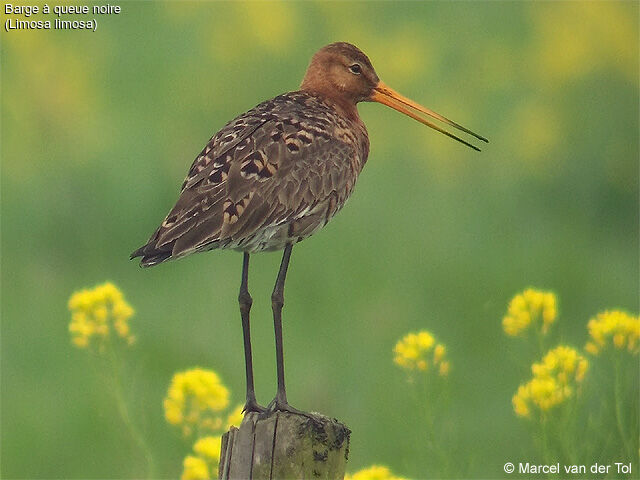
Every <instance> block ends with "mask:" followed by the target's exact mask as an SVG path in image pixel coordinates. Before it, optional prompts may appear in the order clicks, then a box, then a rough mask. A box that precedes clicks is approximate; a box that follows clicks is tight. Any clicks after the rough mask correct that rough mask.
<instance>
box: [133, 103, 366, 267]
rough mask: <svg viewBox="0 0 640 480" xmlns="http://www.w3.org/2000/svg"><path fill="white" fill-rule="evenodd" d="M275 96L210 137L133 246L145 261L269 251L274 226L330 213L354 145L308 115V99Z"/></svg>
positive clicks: (345, 187)
mask: <svg viewBox="0 0 640 480" xmlns="http://www.w3.org/2000/svg"><path fill="white" fill-rule="evenodd" d="M279 98H281V97H277V98H276V99H274V100H272V101H270V102H276V104H277V105H276V106H275V107H274V105H273V103H271V104H270V102H265V104H261V105H259V106H258V107H256V108H255V109H253V110H251V111H250V112H247V114H245V115H243V116H240V117H238V118H237V119H236V120H234V121H232V122H230V123H229V124H227V125H226V126H225V127H224V128H223V129H222V130H221V131H220V132H218V133H217V134H216V135H215V136H214V137H213V138H212V139H211V140H210V142H209V143H208V144H207V146H206V147H205V149H204V150H203V151H202V153H201V154H200V155H199V156H198V157H197V158H196V160H195V161H194V163H193V165H192V167H191V169H190V171H189V174H188V175H187V178H186V179H185V181H184V183H183V187H182V191H181V194H180V197H179V199H178V201H177V203H176V205H175V206H174V208H173V209H172V210H171V211H170V212H169V214H168V215H167V217H166V218H165V220H164V221H163V222H162V225H161V226H160V227H159V228H158V229H157V230H156V232H155V233H154V234H153V235H152V237H151V238H150V240H149V242H148V243H147V244H146V245H145V246H143V247H141V248H140V249H138V250H137V251H136V252H134V254H133V256H143V259H142V261H141V264H142V265H143V266H150V265H155V264H157V263H160V262H162V261H165V260H168V259H170V258H179V257H182V256H185V255H188V254H190V253H192V252H195V251H202V250H208V249H212V248H239V249H243V248H244V246H245V244H247V247H246V248H247V249H253V250H260V249H268V247H269V245H267V243H268V240H269V238H268V234H272V233H273V229H274V227H277V226H279V225H283V224H291V223H296V221H299V220H301V219H303V218H304V217H305V216H314V215H315V216H317V217H318V218H317V219H315V220H314V221H319V222H320V221H322V222H324V223H326V221H327V220H328V218H329V217H330V215H333V213H335V210H336V209H337V208H338V207H339V205H341V204H342V203H343V200H344V199H343V198H342V197H344V195H346V194H347V193H346V192H347V191H348V190H350V189H351V186H352V185H347V182H348V181H349V180H348V179H349V178H353V176H352V175H349V174H348V173H349V169H350V168H352V165H353V162H352V161H350V160H351V158H352V157H353V156H354V155H355V154H356V152H355V149H354V148H353V146H352V145H350V144H349V143H347V142H345V141H343V140H342V139H339V138H336V137H334V136H332V135H330V134H329V133H328V132H329V131H330V129H331V124H330V123H326V124H325V123H323V122H318V121H317V119H315V118H313V117H310V116H309V110H310V109H309V106H308V105H302V106H301V105H299V104H298V103H296V102H293V103H291V102H286V101H282V100H281V101H280V102H277V101H278V99H279ZM278 107H279V108H278ZM302 108H304V113H302V112H299V111H298V110H300V109H302ZM301 115H302V118H301ZM325 116H326V115H325ZM323 120H324V119H323ZM338 197H340V198H338ZM325 217H327V218H325ZM301 224H304V222H302V223H301ZM309 228H310V227H309ZM269 232H270V233H269ZM303 233H304V232H303ZM261 234H264V239H263V240H262V239H261V238H260V236H261ZM261 241H264V242H265V243H264V245H261V244H260V242H261ZM248 243H250V244H251V247H249V246H248Z"/></svg>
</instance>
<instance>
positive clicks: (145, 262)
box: [129, 229, 171, 267]
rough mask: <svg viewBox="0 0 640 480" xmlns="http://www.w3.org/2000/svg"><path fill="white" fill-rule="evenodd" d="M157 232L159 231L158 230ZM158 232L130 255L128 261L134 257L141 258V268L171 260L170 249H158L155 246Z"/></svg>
mask: <svg viewBox="0 0 640 480" xmlns="http://www.w3.org/2000/svg"><path fill="white" fill-rule="evenodd" d="M158 230H159V229H158ZM157 236H158V231H156V232H154V234H153V235H151V238H150V239H149V241H148V242H147V243H146V244H144V245H143V246H141V247H140V248H138V249H137V250H135V251H133V252H132V253H131V256H130V257H129V260H133V259H134V258H136V257H142V258H141V259H140V266H141V267H153V266H154V265H158V264H159V263H162V262H166V261H167V260H170V259H171V247H169V248H164V249H162V248H158V247H157V246H156V239H157Z"/></svg>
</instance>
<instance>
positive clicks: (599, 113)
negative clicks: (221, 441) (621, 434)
mask: <svg viewBox="0 0 640 480" xmlns="http://www.w3.org/2000/svg"><path fill="white" fill-rule="evenodd" d="M122 9H123V12H122V13H121V14H120V15H118V16H113V17H110V18H103V19H101V23H100V26H99V28H98V30H97V32H95V33H90V32H57V31H13V32H10V33H7V32H5V31H3V32H2V34H1V35H2V52H1V55H2V57H1V60H2V99H1V101H2V117H1V123H0V124H1V127H2V141H1V146H0V149H1V150H0V153H1V156H2V177H1V180H0V182H1V184H0V186H1V192H2V203H1V218H2V231H1V235H2V238H1V240H2V242H1V254H2V277H1V288H2V292H1V293H2V305H1V312H0V313H1V315H2V332H1V333H2V335H1V339H0V341H1V343H0V346H1V349H0V351H1V365H2V376H1V379H0V381H1V392H2V417H1V425H0V427H1V428H0V431H1V435H2V438H1V442H0V443H1V447H0V448H1V454H2V466H1V468H2V471H1V475H2V476H3V477H4V478H132V477H140V476H142V475H144V472H145V469H146V466H145V459H144V457H142V456H141V457H139V458H138V457H133V456H132V455H131V451H132V450H133V449H134V448H135V446H134V445H135V444H134V443H133V440H132V439H131V437H130V436H129V434H128V432H127V429H126V428H125V427H124V426H123V425H122V424H121V423H119V422H117V421H115V420H114V419H115V418H117V410H116V406H115V405H114V403H113V401H112V399H111V398H110V396H109V395H105V392H104V386H103V385H102V384H101V382H100V380H99V378H96V377H95V373H94V372H92V371H91V369H90V368H88V367H87V364H86V362H85V360H84V358H85V357H84V355H85V354H86V352H84V351H82V350H79V349H75V348H73V347H72V346H71V345H70V341H69V335H68V331H67V325H68V322H69V314H68V312H67V305H66V301H67V299H68V296H69V294H70V292H72V291H74V290H76V289H78V288H81V287H83V286H86V285H95V284H96V283H98V282H100V281H103V280H104V279H105V278H108V279H111V280H113V281H114V282H116V283H117V284H118V285H119V286H120V287H121V288H122V290H123V291H124V292H126V295H127V300H128V301H130V302H131V304H132V305H134V306H135V308H136V311H137V314H136V327H135V333H136V336H137V342H136V352H137V353H136V357H135V363H134V364H133V365H134V367H133V369H134V370H135V375H132V378H135V379H136V380H135V383H132V384H131V385H127V386H126V390H127V391H128V392H133V394H132V396H133V398H135V401H134V402H133V405H132V412H131V414H132V415H135V416H136V419H137V425H138V426H139V428H140V430H141V432H142V434H143V435H145V438H148V439H149V443H150V445H149V447H150V449H151V450H153V452H154V455H155V458H156V459H157V471H160V472H164V475H165V476H166V477H167V478H176V477H177V476H178V475H179V474H180V471H181V468H182V459H183V456H184V453H185V451H184V445H183V443H182V442H181V440H180V438H178V436H177V435H175V434H174V432H172V429H171V426H170V425H168V424H167V423H166V422H164V420H163V411H162V398H163V397H164V395H165V393H166V388H167V385H168V384H169V382H170V380H171V377H172V375H173V373H174V372H176V371H179V370H184V369H186V368H190V367H192V366H194V365H200V366H202V367H212V368H214V369H215V370H216V372H219V373H220V375H221V376H222V377H223V378H224V379H225V382H226V383H227V384H228V386H229V388H230V390H231V391H232V392H234V395H238V396H236V397H235V398H233V399H232V402H233V404H235V403H239V402H241V401H242V398H240V396H239V393H240V392H243V389H244V366H243V354H242V333H241V327H240V315H239V312H238V306H237V300H236V299H237V293H238V289H239V284H240V270H241V261H242V260H241V256H240V255H239V254H237V253H234V252H211V253H207V254H199V255H195V256H192V257H190V258H187V259H184V260H180V261H179V262H175V263H169V264H167V265H162V266H160V267H157V268H153V269H151V270H144V271H143V270H140V269H139V268H137V266H136V265H135V264H134V263H132V262H128V261H127V258H128V254H129V253H130V252H131V251H132V250H133V249H134V248H136V247H138V246H139V245H141V244H142V243H143V242H144V241H145V240H146V239H147V237H148V235H149V234H150V233H151V232H152V231H153V229H154V228H155V227H156V226H157V224H158V223H159V222H160V221H161V220H162V218H163V216H164V215H165V213H166V212H167V211H168V209H169V208H170V207H171V206H172V205H173V202H174V201H175V199H176V198H177V194H178V188H179V186H180V182H181V181H182V179H183V178H184V175H185V174H186V172H187V170H188V168H189V166H190V164H191V162H192V160H193V158H195V155H196V154H197V153H198V152H199V151H200V148H201V147H202V146H203V145H204V143H205V142H206V140H207V139H208V138H209V137H210V136H211V134H213V133H214V132H215V131H216V130H217V129H218V128H220V127H221V126H222V125H223V124H224V123H225V122H226V121H228V120H229V119H231V118H233V117H234V116H235V115H236V114H238V113H241V112H243V111H245V110H246V109H248V108H250V107H252V106H254V105H255V104H257V103H259V102H260V101H262V100H264V99H266V98H269V97H272V96H274V95H276V94H278V93H281V92H283V91H285V90H294V89H296V88H297V86H298V85H299V82H300V80H301V78H302V75H303V73H304V70H305V67H306V65H307V63H308V61H309V58H310V56H311V54H312V53H313V52H314V51H315V50H317V49H318V48H319V47H321V46H323V45H325V44H327V43H330V42H333V41H337V40H344V41H350V42H352V43H354V44H356V45H358V46H359V47H360V48H362V49H363V50H364V51H365V52H366V53H367V54H368V55H369V56H370V58H371V60H372V62H373V64H374V66H375V67H376V70H377V72H378V74H379V75H380V77H381V78H382V79H383V80H384V81H385V82H386V83H387V84H389V85H391V86H392V87H393V88H395V89H397V90H399V91H400V92H402V93H403V94H405V95H407V96H409V97H411V98H413V99H415V100H417V101H419V102H420V103H422V104H424V105H426V106H428V107H430V108H433V109H434V110H435V111H437V112H440V113H442V114H444V115H447V116H448V117H450V118H452V119H453V120H455V121H458V122H460V123H462V124H463V125H465V126H468V127H469V128H471V129H472V130H474V131H477V132H479V133H481V134H482V135H485V136H486V137H488V138H489V139H490V141H491V143H490V144H489V145H487V146H485V148H484V151H483V152H482V153H476V152H473V151H471V150H469V149H467V148H464V147H462V146H460V145H459V144H457V143H456V142H453V141H451V140H450V139H447V138H446V137H444V136H442V135H438V134H436V133H435V132H433V131H431V130H430V129H427V128H426V127H424V126H422V125H419V124H418V123H417V122H412V121H411V120H409V119H407V118H405V117H403V116H402V115H399V114H398V113H397V112H393V111H391V110H390V109H386V108H384V107H382V106H380V105H369V104H365V105H362V106H361V107H360V112H361V115H362V118H363V119H364V121H365V122H366V124H367V127H368V129H369V134H370V136H371V155H370V158H369V162H368V164H367V166H366V167H365V169H364V171H363V173H362V176H361V177H362V178H361V179H360V180H359V182H358V185H357V187H356V189H355V194H354V196H353V198H352V199H351V201H350V202H349V204H348V205H347V206H346V207H345V209H344V210H343V211H342V212H341V213H340V214H339V215H338V216H337V217H336V218H335V219H334V220H333V221H332V222H331V223H330V224H329V225H328V226H327V228H325V229H324V230H323V231H321V232H320V233H318V234H316V235H315V236H314V237H312V238H311V239H308V240H306V241H305V242H303V243H302V244H299V245H297V246H296V247H295V248H294V252H293V257H292V263H291V268H290V273H289V277H288V282H287V292H286V307H285V310H284V337H285V338H284V342H285V362H286V371H287V382H288V383H287V386H288V388H287V393H288V396H289V400H290V401H291V402H292V404H293V405H294V406H296V407H298V408H301V409H306V410H307V409H308V410H317V411H320V412H323V413H325V414H327V415H331V416H335V417H337V418H339V419H340V420H341V421H343V422H345V423H346V424H347V425H349V427H350V428H351V429H352V430H353V432H354V433H353V436H352V444H351V452H350V458H351V460H350V464H349V467H348V469H349V471H356V470H358V469H361V468H363V467H366V466H368V465H371V464H384V465H387V466H389V467H390V468H391V469H392V471H393V472H397V473H398V474H399V475H400V474H401V475H402V476H406V477H409V478H423V476H424V465H422V464H421V463H420V462H418V461H416V457H415V455H416V452H415V448H414V447H413V442H414V439H415V438H416V435H419V434H424V432H419V431H417V429H419V428H422V427H421V426H420V424H417V423H416V421H415V416H414V415H413V414H412V413H411V412H412V408H413V407H412V406H413V399H412V398H411V395H409V394H408V392H407V389H406V384H405V379H404V375H403V374H402V372H401V371H399V370H398V368H396V367H395V366H394V365H393V362H392V358H393V357H392V353H391V348H392V347H393V345H394V344H395V342H396V341H397V339H398V338H400V337H401V336H402V335H404V334H405V333H407V332H412V331H419V330H422V329H427V330H430V331H433V332H436V333H437V336H438V340H439V341H442V342H443V343H444V344H446V346H447V356H448V357H449V358H451V359H452V363H453V364H454V368H453V370H452V374H451V375H450V376H449V377H448V379H447V388H448V401H447V402H446V403H444V405H443V406H442V407H441V408H444V409H446V412H447V418H451V419H454V423H455V424H454V425H451V426H447V428H449V429H451V430H455V432H456V435H455V438H456V439H458V442H459V443H457V444H456V445H454V446H452V447H451V448H447V447H446V446H445V451H448V452H449V454H448V455H449V458H448V460H449V462H450V463H453V464H454V465H455V464H463V465H464V466H465V470H464V471H463V472H457V473H456V472H455V471H453V470H450V472H453V473H451V475H452V476H464V477H468V478H495V477H501V476H503V475H506V474H504V472H503V465H504V463H505V462H507V461H512V462H515V463H517V460H518V459H519V458H522V457H521V456H522V454H523V452H527V451H529V450H528V449H529V448H530V447H531V445H529V444H528V442H529V441H530V440H529V439H530V438H531V436H530V432H529V431H527V429H526V427H525V426H524V425H523V422H522V420H521V419H518V418H517V417H516V416H515V415H514V413H513V410H512V406H511V402H510V399H511V396H512V395H513V393H514V388H515V387H516V386H517V385H518V384H519V382H521V381H523V380H524V379H526V378H528V376H529V375H530V372H528V371H527V370H526V369H524V370H518V369H517V368H514V367H517V366H512V365H510V364H509V362H510V360H509V359H511V358H514V357H515V356H516V354H517V349H518V346H517V343H518V342H514V341H513V340H511V339H508V338H506V337H505V336H504V335H503V333H502V326H501V319H502V316H503V314H504V313H505V312H504V309H505V305H506V302H507V301H508V299H509V298H510V297H511V295H512V294H513V293H514V292H515V291H517V290H518V289H520V288H522V287H524V286H526V285H529V284H533V285H541V286H545V288H549V289H552V290H554V291H557V292H561V298H562V305H560V310H561V311H563V310H566V311H570V312H571V313H572V314H571V316H570V317H568V318H567V320H566V321H563V322H562V323H560V324H558V325H557V326H554V334H555V335H558V338H560V339H565V338H570V339H572V341H574V342H576V343H578V344H582V342H583V341H585V342H586V340H587V332H586V330H585V328H584V325H585V321H586V319H588V318H590V316H592V315H593V314H594V313H595V312H599V311H601V310H603V309H604V308H620V309H624V310H627V311H630V312H638V310H639V308H638V291H639V285H638V278H639V275H638V260H639V259H638V190H639V188H638V175H637V171H638V157H639V155H640V152H639V146H638V129H639V124H638V119H639V115H638V102H639V96H638V92H639V82H638V71H639V66H638V49H637V38H638V25H637V22H636V19H637V18H638V4H637V3H632V2H584V3H582V2H566V3H565V2H563V3H556V2H553V3H544V2H507V3H505V2H494V3H485V2H477V3H470V2H455V3H447V2H373V3H368V2H326V3H325V2H282V3H280V2H265V3H257V2H255V3H235V2H228V3H227V2H175V1H172V2H124V3H122ZM279 260H280V259H279V255H277V254H263V255H260V256H256V257H255V259H254V260H252V270H251V272H250V277H251V281H250V284H251V293H252V296H253V298H254V307H253V310H252V329H253V330H252V334H253V338H254V363H255V376H256V390H257V393H258V399H259V400H260V401H261V402H262V403H266V402H268V401H269V400H270V399H271V398H272V396H273V394H274V393H275V361H274V346H273V331H272V320H271V309H270V293H271V289H272V287H273V282H274V281H275V275H276V272H277V266H278V263H279ZM633 369H634V371H633V372H632V373H633V374H635V375H632V374H629V377H628V378H627V377H625V379H623V381H624V382H627V383H629V382H631V383H633V382H637V378H638V375H637V374H638V369H637V363H636V364H634V365H633ZM454 373H455V374H454ZM604 378H605V379H607V380H608V381H612V379H611V378H607V377H606V375H604ZM632 401H634V400H633V399H626V400H625V402H632ZM635 401H637V397H636V398H635ZM623 409H624V405H623ZM593 421H594V422H605V423H606V424H607V425H609V423H608V422H609V420H608V419H594V420H593ZM624 428H629V429H635V433H636V435H635V436H636V437H637V433H638V430H637V429H638V427H637V422H636V423H629V424H628V425H626V426H625V427H624ZM596 431H597V429H596ZM607 432H608V430H607ZM607 435H608V433H607ZM444 438H445V439H446V438H454V435H445V437H444ZM600 440H601V439H597V441H596V439H594V440H593V443H594V444H597V443H598V442H599V441H600ZM603 440H606V438H604V437H603ZM606 448H609V449H611V448H612V447H611V444H606ZM34 452H36V454H34ZM594 455H595V454H594ZM620 455H621V456H623V455H622V453H621V454H620ZM579 461H581V462H583V463H590V462H591V461H592V459H591V458H581V459H580V460H579ZM621 461H624V459H621ZM634 468H635V469H636V470H635V472H634V473H636V474H637V471H638V470H637V469H638V468H640V466H639V465H634Z"/></svg>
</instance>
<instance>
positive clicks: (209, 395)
mask: <svg viewBox="0 0 640 480" xmlns="http://www.w3.org/2000/svg"><path fill="white" fill-rule="evenodd" d="M228 405H229V390H227V388H226V387H225V386H224V385H223V384H222V382H221V381H220V378H219V377H218V375H217V374H216V373H215V372H213V371H211V370H204V369H202V368H193V369H191V370H186V371H184V372H178V373H176V374H175V375H174V376H173V379H172V380H171V385H170V386H169V390H168V391H167V396H166V397H165V399H164V416H165V419H166V420H167V422H169V423H171V424H172V425H176V426H181V427H182V431H183V434H184V435H185V436H188V435H190V434H191V432H193V430H194V429H196V430H197V429H204V430H218V429H220V428H222V420H221V419H220V418H219V416H218V414H219V412H221V411H222V410H224V409H225V408H227V406H228Z"/></svg>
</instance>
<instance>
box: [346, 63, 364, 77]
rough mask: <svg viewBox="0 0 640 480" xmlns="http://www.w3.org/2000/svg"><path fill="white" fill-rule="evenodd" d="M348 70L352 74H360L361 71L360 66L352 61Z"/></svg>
mask: <svg viewBox="0 0 640 480" xmlns="http://www.w3.org/2000/svg"><path fill="white" fill-rule="evenodd" d="M349 71H350V72H351V73H353V74H354V75H360V74H361V73H362V67H361V66H360V65H358V64H357V63H354V64H353V65H351V66H350V67H349Z"/></svg>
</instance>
